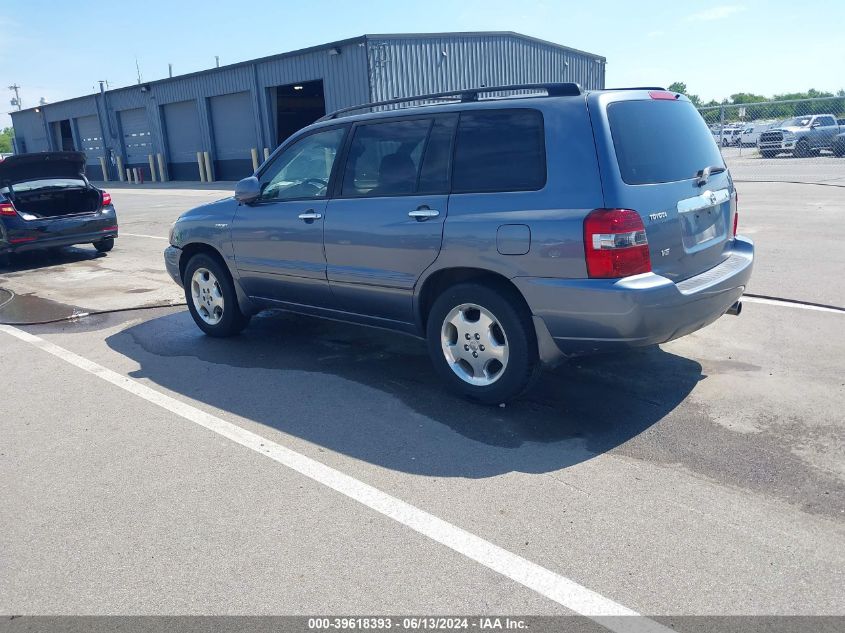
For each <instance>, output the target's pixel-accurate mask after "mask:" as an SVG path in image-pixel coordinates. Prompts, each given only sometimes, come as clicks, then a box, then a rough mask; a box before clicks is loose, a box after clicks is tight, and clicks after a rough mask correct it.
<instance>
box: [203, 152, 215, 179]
mask: <svg viewBox="0 0 845 633" xmlns="http://www.w3.org/2000/svg"><path fill="white" fill-rule="evenodd" d="M203 156H204V158H205V179H206V180H207V181H208V182H214V170H213V169H212V168H211V155H210V154H209V153H208V152H204V153H203Z"/></svg>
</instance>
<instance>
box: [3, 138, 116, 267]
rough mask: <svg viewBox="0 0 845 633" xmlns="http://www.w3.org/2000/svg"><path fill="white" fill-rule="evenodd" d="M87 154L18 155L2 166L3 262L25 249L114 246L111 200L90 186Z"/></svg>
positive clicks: (114, 227) (114, 234)
mask: <svg viewBox="0 0 845 633" xmlns="http://www.w3.org/2000/svg"><path fill="white" fill-rule="evenodd" d="M84 170H85V154H83V153H81V152H43V153H39V154H17V155H14V156H10V157H8V158H6V159H5V160H3V161H2V162H0V258H3V257H6V256H7V255H9V254H11V253H18V252H21V251H28V250H35V249H43V248H55V247H60V246H71V245H73V244H93V246H94V248H96V249H97V250H98V251H100V252H101V253H105V252H107V251H110V250H111V249H112V248H113V247H114V240H115V238H116V237H117V214H116V213H115V210H114V205H112V201H111V196H110V195H109V193H108V192H106V191H102V190H101V189H98V188H97V187H95V186H93V185H92V184H91V183H89V182H88V179H87V178H86V177H85V173H84Z"/></svg>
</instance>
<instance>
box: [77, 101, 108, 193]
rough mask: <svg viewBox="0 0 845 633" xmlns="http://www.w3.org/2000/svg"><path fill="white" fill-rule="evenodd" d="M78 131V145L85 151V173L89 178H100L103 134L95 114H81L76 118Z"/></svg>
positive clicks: (101, 177) (101, 174)
mask: <svg viewBox="0 0 845 633" xmlns="http://www.w3.org/2000/svg"><path fill="white" fill-rule="evenodd" d="M76 131H77V132H78V133H79V147H80V149H81V150H82V151H83V152H85V173H86V175H87V176H88V178H90V179H91V180H102V179H103V170H102V167H100V157H101V156H102V155H103V134H102V132H100V121H99V120H98V119H97V115H95V114H92V115H91V116H81V117H79V118H78V119H76Z"/></svg>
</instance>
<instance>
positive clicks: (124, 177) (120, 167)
mask: <svg viewBox="0 0 845 633" xmlns="http://www.w3.org/2000/svg"><path fill="white" fill-rule="evenodd" d="M117 177H118V178H120V182H124V181H126V180H129V177H128V176H127V175H126V173H125V172H124V171H123V158H121V157H120V156H118V157H117Z"/></svg>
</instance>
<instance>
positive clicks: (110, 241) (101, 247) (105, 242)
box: [94, 237, 114, 253]
mask: <svg viewBox="0 0 845 633" xmlns="http://www.w3.org/2000/svg"><path fill="white" fill-rule="evenodd" d="M94 248H96V249H97V252H98V253H108V252H109V251H110V250H111V249H113V248H114V238H113V237H107V238H105V239H102V240H100V241H99V242H94Z"/></svg>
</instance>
